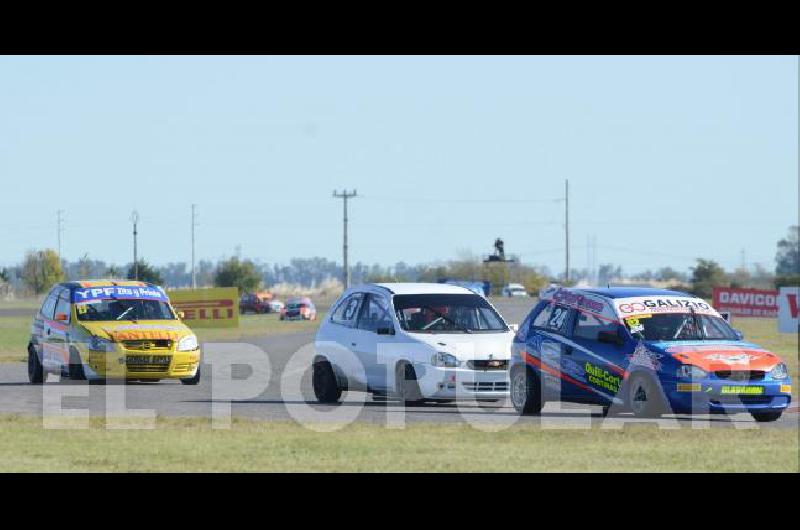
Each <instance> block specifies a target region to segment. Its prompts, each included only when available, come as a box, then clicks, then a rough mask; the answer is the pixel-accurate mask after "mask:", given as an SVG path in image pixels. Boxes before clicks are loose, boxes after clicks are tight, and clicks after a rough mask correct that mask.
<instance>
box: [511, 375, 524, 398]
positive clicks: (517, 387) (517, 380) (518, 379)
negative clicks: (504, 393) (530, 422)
mask: <svg viewBox="0 0 800 530" xmlns="http://www.w3.org/2000/svg"><path fill="white" fill-rule="evenodd" d="M524 396H525V374H523V373H518V374H517V375H516V376H515V377H514V392H513V400H514V403H515V404H517V405H518V406H522V404H523V403H524V402H525V399H524Z"/></svg>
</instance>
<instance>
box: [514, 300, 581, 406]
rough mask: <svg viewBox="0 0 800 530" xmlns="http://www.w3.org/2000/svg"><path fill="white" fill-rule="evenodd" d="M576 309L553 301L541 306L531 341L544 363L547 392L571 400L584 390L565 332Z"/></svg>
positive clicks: (529, 338)
mask: <svg viewBox="0 0 800 530" xmlns="http://www.w3.org/2000/svg"><path fill="white" fill-rule="evenodd" d="M573 313H574V311H573V310H572V309H570V308H569V307H567V306H563V305H559V304H553V303H550V304H548V305H546V306H545V307H543V308H542V310H541V311H540V312H539V314H538V315H537V316H536V317H535V318H534V319H533V322H532V323H531V332H530V333H529V334H528V341H527V342H528V344H529V345H530V346H531V349H532V350H533V352H534V353H535V355H536V356H537V357H538V359H539V362H540V363H541V365H542V366H541V367H540V374H541V378H542V387H543V390H544V392H545V394H546V395H548V396H551V397H552V398H558V399H561V400H565V401H569V400H571V399H573V398H578V397H580V395H581V394H582V393H583V392H584V390H583V388H581V382H580V380H578V379H576V378H575V377H574V375H575V367H576V364H575V360H574V358H573V357H572V354H573V352H572V350H573V347H572V346H571V344H570V341H569V340H568V339H567V337H566V335H567V333H568V330H569V328H570V326H571V324H572V318H573Z"/></svg>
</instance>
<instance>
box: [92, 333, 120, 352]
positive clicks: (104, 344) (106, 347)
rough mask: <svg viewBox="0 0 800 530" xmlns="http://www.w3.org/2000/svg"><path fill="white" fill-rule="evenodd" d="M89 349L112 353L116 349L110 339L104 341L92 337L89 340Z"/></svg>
mask: <svg viewBox="0 0 800 530" xmlns="http://www.w3.org/2000/svg"><path fill="white" fill-rule="evenodd" d="M89 349H90V350H92V351H103V352H107V351H111V350H113V349H114V343H113V342H111V341H110V340H108V339H103V338H100V337H97V336H95V335H92V338H91V339H89Z"/></svg>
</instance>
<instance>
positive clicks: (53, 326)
mask: <svg viewBox="0 0 800 530" xmlns="http://www.w3.org/2000/svg"><path fill="white" fill-rule="evenodd" d="M60 292H61V288H60V287H54V288H53V289H52V290H51V291H50V293H48V295H47V298H45V301H44V303H43V304H42V308H41V310H40V315H41V317H42V338H41V350H40V351H41V354H42V366H44V368H45V369H46V370H50V371H52V370H56V369H58V368H60V367H61V362H62V355H61V351H60V350H59V349H58V348H57V341H56V336H55V335H54V332H57V331H58V330H57V328H58V327H59V326H58V324H57V323H56V322H55V321H54V320H53V319H54V316H55V311H56V304H57V303H58V295H59V294H60Z"/></svg>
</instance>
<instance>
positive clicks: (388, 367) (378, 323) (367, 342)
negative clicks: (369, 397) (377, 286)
mask: <svg viewBox="0 0 800 530" xmlns="http://www.w3.org/2000/svg"><path fill="white" fill-rule="evenodd" d="M390 330H391V333H387V332H388V331H390ZM379 331H380V333H379ZM394 332H395V327H394V321H393V320H392V315H391V305H390V303H389V300H388V299H387V298H386V297H385V296H383V295H380V294H377V293H367V294H366V298H365V299H364V302H363V303H362V304H361V311H360V312H359V316H358V322H357V323H356V334H355V335H354V337H355V344H356V345H355V346H354V347H353V350H354V351H355V353H356V356H357V357H358V359H359V360H360V361H361V364H362V365H363V366H364V370H365V373H366V376H367V386H368V387H369V389H371V390H383V391H386V390H389V389H390V387H391V386H392V385H393V384H394V381H393V374H394V360H393V357H392V353H391V352H392V345H393V344H394V338H395V334H394ZM390 377H391V378H390Z"/></svg>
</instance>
